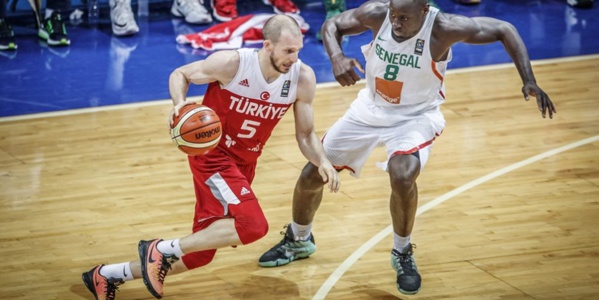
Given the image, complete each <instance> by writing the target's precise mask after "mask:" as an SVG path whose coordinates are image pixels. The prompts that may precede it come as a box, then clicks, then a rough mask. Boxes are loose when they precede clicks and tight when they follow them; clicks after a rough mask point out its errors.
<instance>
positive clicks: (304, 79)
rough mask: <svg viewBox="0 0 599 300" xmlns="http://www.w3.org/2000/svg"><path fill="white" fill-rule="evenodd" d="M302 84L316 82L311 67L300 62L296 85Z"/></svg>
mask: <svg viewBox="0 0 599 300" xmlns="http://www.w3.org/2000/svg"><path fill="white" fill-rule="evenodd" d="M304 84H316V75H315V74H314V70H313V69H312V67H310V66H309V65H307V64H304V63H302V64H301V65H300V70H299V76H298V85H299V86H300V87H301V86H302V85H304Z"/></svg>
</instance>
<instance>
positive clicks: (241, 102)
mask: <svg viewBox="0 0 599 300" xmlns="http://www.w3.org/2000/svg"><path fill="white" fill-rule="evenodd" d="M263 33H264V39H265V40H264V43H263V47H262V48H261V49H260V50H257V49H239V50H237V51H234V50H229V51H221V52H216V53H214V54H212V55H210V56H209V57H208V58H206V59H205V60H203V61H198V62H194V63H191V64H188V65H185V66H183V67H180V68H178V69H176V70H175V71H174V72H173V73H172V74H171V76H170V79H169V89H170V94H171V98H172V100H173V103H174V107H173V109H172V111H171V115H170V118H169V122H170V123H171V124H172V122H173V117H174V116H176V115H178V113H179V110H180V109H181V108H182V107H183V106H184V105H186V104H189V103H194V102H193V101H191V100H186V95H187V91H188V87H189V85H190V84H191V83H193V84H209V85H208V89H207V92H206V95H205V96H204V100H203V103H202V104H204V105H206V106H209V107H211V108H212V109H213V110H214V111H215V112H216V113H217V114H218V116H219V117H220V120H221V122H222V126H223V138H222V139H221V141H220V143H219V145H218V147H217V148H216V149H214V150H212V151H211V152H209V153H208V154H206V155H203V156H194V157H192V156H190V157H189V165H190V167H191V171H192V173H193V181H194V186H195V193H196V209H195V215H194V222H193V227H192V231H193V233H192V234H190V235H188V236H185V237H182V238H177V239H172V240H162V239H155V240H149V241H140V242H139V245H138V252H139V259H140V260H139V261H131V262H125V263H119V264H111V265H99V266H96V267H94V268H92V269H91V270H90V271H89V272H85V273H83V281H84V283H85V285H86V286H87V287H88V289H89V290H90V291H91V292H92V293H93V294H94V296H96V298H97V299H114V298H115V291H116V289H117V286H118V285H119V284H122V283H124V282H125V281H128V280H133V279H134V278H143V281H144V284H145V285H146V287H147V288H148V290H149V291H150V293H152V295H153V296H154V297H156V298H161V297H162V295H163V283H164V279H165V276H166V275H167V274H169V275H170V274H174V273H179V272H183V271H187V270H190V269H194V268H198V267H201V266H204V265H206V264H208V263H210V261H212V259H213V257H214V255H215V253H216V249H218V248H222V247H228V246H235V245H242V244H243V245H245V244H249V243H251V242H254V241H256V240H258V239H260V238H262V237H263V236H264V235H266V233H267V232H268V223H267V221H266V218H265V217H264V214H263V212H262V209H261V208H260V205H259V204H258V198H257V196H256V195H255V194H254V192H253V191H252V188H251V183H252V180H253V179H254V173H255V169H256V161H257V159H258V157H259V156H260V153H261V152H262V149H263V147H264V145H265V144H266V141H267V140H268V138H269V137H270V134H271V133H272V131H273V129H274V127H275V126H276V124H277V123H278V122H279V120H280V119H281V118H282V117H283V115H284V114H285V112H286V111H287V110H288V109H289V108H290V107H293V112H294V116H295V130H296V139H297V142H298V144H299V148H300V150H301V152H302V153H303V154H304V156H305V157H306V158H307V159H308V160H309V161H310V162H311V163H312V164H313V165H314V166H318V167H317V169H318V171H317V172H318V173H319V174H320V176H321V180H322V182H323V183H328V186H329V188H330V190H331V191H332V192H337V191H338V189H339V177H338V174H337V171H336V170H335V169H334V168H333V166H332V164H331V163H330V162H329V160H328V159H327V158H326V156H325V154H324V150H323V148H322V143H321V142H320V139H319V138H318V137H317V135H316V133H315V132H314V125H313V110H312V101H313V98H314V94H315V89H316V77H315V75H314V72H313V71H312V69H311V68H310V67H309V66H307V65H305V64H302V63H301V62H300V61H299V59H298V53H299V51H300V49H301V48H302V47H303V36H302V33H301V31H300V28H299V26H298V25H297V23H296V22H295V20H293V18H291V17H289V16H285V15H276V16H274V17H272V18H271V19H270V20H268V21H267V22H266V24H265V25H264V28H263Z"/></svg>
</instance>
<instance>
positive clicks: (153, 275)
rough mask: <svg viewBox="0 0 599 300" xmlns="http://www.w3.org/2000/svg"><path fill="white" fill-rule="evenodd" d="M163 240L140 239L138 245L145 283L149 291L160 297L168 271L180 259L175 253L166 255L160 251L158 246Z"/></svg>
mask: <svg viewBox="0 0 599 300" xmlns="http://www.w3.org/2000/svg"><path fill="white" fill-rule="evenodd" d="M161 241H162V240H161V239H156V240H151V241H139V244H138V245H137V250H138V251H139V259H140V261H141V274H142V276H143V279H144V284H145V285H146V288H148V291H150V293H151V294H152V295H153V296H154V297H156V298H158V299H160V298H162V285H163V284H164V278H165V277H166V275H167V274H168V271H170V270H171V264H173V263H175V262H176V261H178V260H179V258H178V257H177V256H175V255H174V254H171V255H164V254H163V253H162V252H160V251H158V248H157V247H156V246H157V245H158V243H159V242H161Z"/></svg>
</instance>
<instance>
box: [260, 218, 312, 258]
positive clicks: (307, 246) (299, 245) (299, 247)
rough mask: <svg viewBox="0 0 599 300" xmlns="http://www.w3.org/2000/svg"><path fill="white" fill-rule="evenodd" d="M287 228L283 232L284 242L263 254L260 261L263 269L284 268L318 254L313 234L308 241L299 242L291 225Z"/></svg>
mask: <svg viewBox="0 0 599 300" xmlns="http://www.w3.org/2000/svg"><path fill="white" fill-rule="evenodd" d="M285 227H286V228H287V231H286V232H283V231H281V234H282V235H283V240H281V241H280V242H279V243H278V244H276V245H275V246H274V247H272V248H270V250H268V251H266V252H265V253H264V254H262V256H261V257H260V259H259V260H258V264H259V265H260V266H261V267H277V266H283V265H286V264H288V263H290V262H292V261H294V260H298V259H303V258H308V257H309V256H310V255H311V254H312V253H314V252H316V243H315V242H314V236H313V235H312V234H311V233H310V238H309V239H308V240H306V241H299V240H297V239H296V238H295V236H294V235H293V230H291V224H287V225H285Z"/></svg>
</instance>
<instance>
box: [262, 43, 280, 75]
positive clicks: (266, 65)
mask: <svg viewBox="0 0 599 300" xmlns="http://www.w3.org/2000/svg"><path fill="white" fill-rule="evenodd" d="M258 63H259V64H260V71H261V73H262V76H263V77H264V80H266V82H267V83H271V82H273V81H275V80H277V78H279V76H280V75H281V72H279V71H278V70H277V69H275V67H274V66H273V65H272V62H271V61H270V56H269V55H268V53H267V52H266V50H264V48H262V49H260V51H258Z"/></svg>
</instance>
